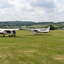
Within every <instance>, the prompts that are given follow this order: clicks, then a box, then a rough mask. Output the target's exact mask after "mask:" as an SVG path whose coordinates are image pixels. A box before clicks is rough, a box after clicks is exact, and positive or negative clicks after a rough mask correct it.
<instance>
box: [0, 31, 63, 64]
mask: <svg viewBox="0 0 64 64" xmlns="http://www.w3.org/2000/svg"><path fill="white" fill-rule="evenodd" d="M0 64H64V30H53V31H50V32H49V33H41V35H38V34H36V35H32V34H31V32H29V31H27V30H19V31H16V37H8V35H6V37H2V35H0Z"/></svg>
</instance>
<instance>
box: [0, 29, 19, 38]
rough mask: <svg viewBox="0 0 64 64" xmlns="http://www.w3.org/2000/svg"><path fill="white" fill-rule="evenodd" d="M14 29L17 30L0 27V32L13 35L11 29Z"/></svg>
mask: <svg viewBox="0 0 64 64" xmlns="http://www.w3.org/2000/svg"><path fill="white" fill-rule="evenodd" d="M14 30H19V29H0V34H1V35H3V37H5V35H9V37H10V36H13V31H14Z"/></svg>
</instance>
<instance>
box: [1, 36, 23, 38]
mask: <svg viewBox="0 0 64 64" xmlns="http://www.w3.org/2000/svg"><path fill="white" fill-rule="evenodd" d="M0 38H24V37H18V36H15V37H9V36H5V37H3V36H0Z"/></svg>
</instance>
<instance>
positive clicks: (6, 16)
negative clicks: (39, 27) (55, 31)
mask: <svg viewBox="0 0 64 64" xmlns="http://www.w3.org/2000/svg"><path fill="white" fill-rule="evenodd" d="M16 20H18V21H33V22H51V21H53V22H60V21H64V0H0V21H16Z"/></svg>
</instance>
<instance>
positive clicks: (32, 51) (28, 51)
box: [23, 50, 36, 53]
mask: <svg viewBox="0 0 64 64" xmlns="http://www.w3.org/2000/svg"><path fill="white" fill-rule="evenodd" d="M23 52H26V53H34V52H36V50H24V51H23Z"/></svg>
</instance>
